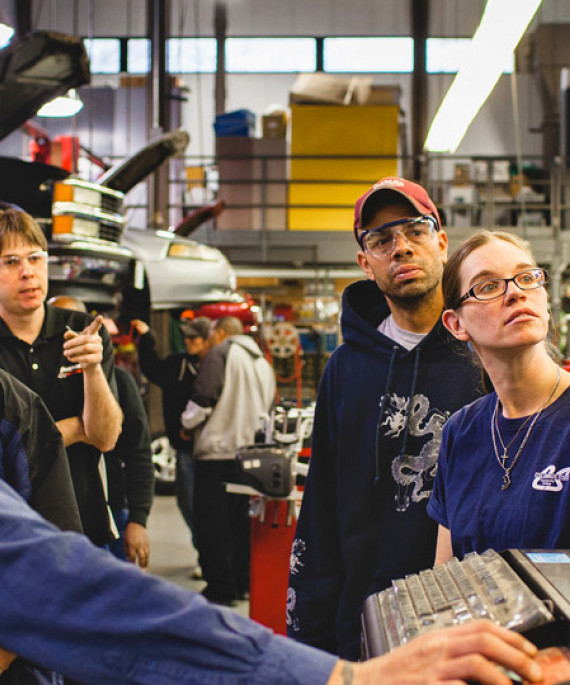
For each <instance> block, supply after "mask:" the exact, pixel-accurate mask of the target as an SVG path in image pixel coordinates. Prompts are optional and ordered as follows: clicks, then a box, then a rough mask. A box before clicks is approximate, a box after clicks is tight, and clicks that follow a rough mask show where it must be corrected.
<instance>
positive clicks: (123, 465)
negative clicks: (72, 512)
mask: <svg viewBox="0 0 570 685" xmlns="http://www.w3.org/2000/svg"><path fill="white" fill-rule="evenodd" d="M115 377H116V379H117V389H118V391H119V404H120V406H121V409H122V410H123V416H124V419H123V429H122V431H121V435H119V439H118V440H117V444H116V445H115V448H114V449H113V450H112V451H111V452H107V454H105V463H106V465H107V481H108V499H109V506H110V507H111V511H112V513H113V518H114V519H115V523H116V524H117V529H118V531H119V539H118V540H115V541H114V542H111V543H110V545H109V547H110V549H111V551H112V552H113V554H114V555H115V556H117V557H119V558H120V559H126V560H127V561H131V562H133V563H138V564H139V566H140V567H141V568H146V567H147V566H148V564H149V561H150V541H149V538H148V533H147V531H146V522H147V518H148V515H149V514H150V508H151V505H152V498H153V494H154V465H153V463H152V450H151V446H150V431H149V428H148V418H147V414H146V410H145V408H144V404H143V401H142V398H141V395H140V391H139V389H138V386H137V383H136V381H135V379H134V378H133V376H132V375H131V374H130V373H129V372H128V371H127V370H126V369H123V368H122V367H120V366H117V367H116V368H115Z"/></svg>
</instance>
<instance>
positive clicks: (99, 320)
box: [81, 314, 103, 335]
mask: <svg viewBox="0 0 570 685" xmlns="http://www.w3.org/2000/svg"><path fill="white" fill-rule="evenodd" d="M102 325H103V317H102V316H101V314H98V315H97V316H96V317H95V318H94V319H93V321H92V322H91V323H90V324H89V325H88V326H86V327H85V328H84V329H83V330H82V331H81V334H82V335H95V333H97V332H98V330H99V329H100V328H101V326H102Z"/></svg>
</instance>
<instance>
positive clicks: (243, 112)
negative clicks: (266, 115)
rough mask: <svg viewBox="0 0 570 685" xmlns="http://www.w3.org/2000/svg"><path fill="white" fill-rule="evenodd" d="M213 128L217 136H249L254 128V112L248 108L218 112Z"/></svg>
mask: <svg viewBox="0 0 570 685" xmlns="http://www.w3.org/2000/svg"><path fill="white" fill-rule="evenodd" d="M214 130H215V132H216V136H218V137H228V136H230V137H231V136H251V135H252V134H253V132H254V130H255V114H254V113H253V112H251V111H250V110H249V109H237V110H235V111H234V112H226V113H225V114H218V116H217V117H216V121H215V122H214Z"/></svg>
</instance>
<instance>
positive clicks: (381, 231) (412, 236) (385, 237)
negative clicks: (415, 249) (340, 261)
mask: <svg viewBox="0 0 570 685" xmlns="http://www.w3.org/2000/svg"><path fill="white" fill-rule="evenodd" d="M396 226H401V228H399V229H397V230H394V229H395V228H396ZM436 231H439V226H438V223H437V221H436V220H435V218H434V217H433V216H431V215H430V214H424V215H423V216H417V217H408V218H406V219H397V220H396V221H389V222H388V223H385V224H382V226H378V227H377V228H370V229H368V230H366V231H362V233H361V234H360V235H359V236H358V244H359V245H360V248H361V249H362V250H364V251H365V252H369V253H370V254H382V255H385V254H388V253H389V252H391V251H392V249H393V247H394V242H395V240H396V236H397V235H400V236H401V237H402V238H404V240H405V241H406V242H408V243H413V244H415V245H421V244H424V243H427V242H428V241H429V240H430V239H431V237H432V235H433V234H434V232H436Z"/></svg>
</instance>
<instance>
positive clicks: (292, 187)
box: [288, 105, 399, 231]
mask: <svg viewBox="0 0 570 685" xmlns="http://www.w3.org/2000/svg"><path fill="white" fill-rule="evenodd" d="M398 114H399V108H398V106H397V105H382V106H380V105H348V106H341V105H339V106H336V105H293V106H292V107H291V166H290V172H289V205H290V207H289V210H288V227H289V229H290V230H293V231H300V230H305V231H315V230H326V231H330V230H334V231H342V230H349V229H351V228H352V220H353V209H352V208H353V207H354V203H355V201H356V198H357V197H358V196H359V195H361V194H362V193H363V192H365V191H366V190H367V189H368V188H369V187H370V186H371V185H372V183H374V182H375V181H377V180H378V179H379V178H382V177H384V176H391V175H395V174H396V173H397V169H398V162H397V154H398ZM336 155H338V158H336V159H335V158H334V157H335V156H336ZM359 155H364V156H369V158H368V159H358V156H359ZM392 155H393V157H391V156H392ZM319 156H326V158H323V159H315V157H319ZM380 156H389V157H390V158H388V159H382V158H381V157H380ZM296 157H299V158H298V159H296ZM302 157H312V158H313V159H304V158H302ZM296 181H297V182H296ZM301 181H302V183H301ZM343 181H344V183H343ZM346 181H349V183H346Z"/></svg>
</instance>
